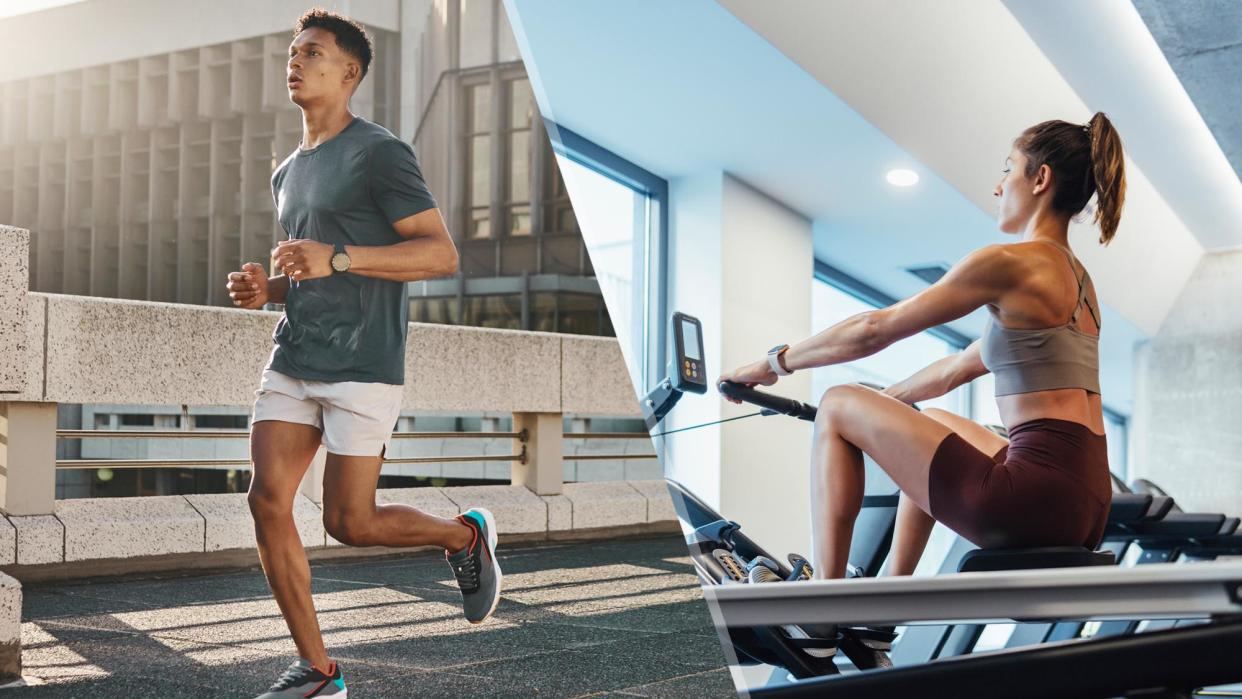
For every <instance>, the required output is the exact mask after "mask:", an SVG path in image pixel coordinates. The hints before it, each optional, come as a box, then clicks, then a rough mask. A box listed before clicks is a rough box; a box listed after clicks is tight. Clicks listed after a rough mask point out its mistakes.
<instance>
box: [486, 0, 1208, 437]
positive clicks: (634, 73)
mask: <svg viewBox="0 0 1242 699" xmlns="http://www.w3.org/2000/svg"><path fill="white" fill-rule="evenodd" d="M506 4H507V7H508V9H509V11H510V16H511V17H514V18H515V21H514V28H515V31H517V32H518V34H519V45H521V46H522V50H523V57H524V58H525V59H526V62H527V69H528V71H529V72H530V74H531V78H532V86H533V87H534V89H535V92H536V97H537V99H538V101H539V106H540V109H541V111H542V112H543V114H544V116H545V117H547V118H549V119H551V120H553V121H555V122H557V123H558V124H560V125H562V126H563V127H566V128H569V129H571V130H573V131H575V132H577V133H579V134H581V135H582V136H584V137H586V138H587V139H589V140H591V141H593V142H595V143H597V144H598V145H600V146H602V147H603V148H605V149H607V150H610V151H612V152H614V153H616V154H618V155H620V156H621V157H624V158H626V159H628V160H630V161H632V162H634V163H635V164H637V165H639V166H641V167H644V168H646V169H647V170H650V171H651V172H653V173H655V174H657V175H659V176H661V177H664V178H666V179H669V180H676V179H677V178H679V177H682V176H686V175H692V174H698V173H703V172H712V171H724V172H728V173H730V174H731V175H732V176H734V177H736V178H738V179H740V180H743V181H745V182H746V183H747V184H749V185H750V186H752V187H754V188H756V189H758V190H760V191H762V192H764V193H765V194H767V195H769V196H771V197H772V198H773V199H775V200H777V201H779V202H781V203H783V204H785V205H786V206H788V207H789V208H790V209H792V210H794V211H797V212H798V213H801V214H802V215H804V216H806V217H807V218H809V219H811V220H812V221H813V223H814V231H815V254H816V257H817V258H818V259H821V260H824V261H826V262H828V263H830V264H833V265H835V266H837V267H840V268H842V269H844V270H845V271H846V272H848V273H850V274H852V275H853V276H855V277H857V278H859V279H861V280H863V281H865V282H867V283H869V284H871V285H872V286H874V287H876V288H878V289H880V290H881V291H883V292H885V293H887V294H889V295H891V296H894V297H904V296H907V295H909V294H912V293H915V292H917V291H918V290H920V289H922V288H924V283H923V282H922V281H921V280H919V279H917V278H915V277H913V276H912V275H910V274H908V273H906V272H905V271H904V268H905V267H909V266H914V265H922V264H926V263H934V262H945V263H952V262H955V261H956V260H958V259H960V258H961V257H962V256H963V255H965V254H966V253H967V252H969V251H970V250H972V249H974V248H977V247H979V246H980V245H984V244H987V243H991V242H1000V241H1003V240H1005V239H1006V237H1005V236H1004V235H1002V234H1000V233H998V232H997V231H996V227H995V221H994V218H993V215H992V200H991V195H990V192H991V190H992V187H993V185H994V183H995V180H996V178H998V177H999V171H1000V168H1001V166H1002V163H1003V160H1004V157H1005V155H1006V154H1007V153H1008V149H1009V143H1010V141H1011V139H1012V138H1013V136H1015V135H1016V134H1017V132H1018V131H1020V130H1021V128H1023V127H1024V126H1026V125H1029V124H1030V123H1033V122H1034V121H1037V120H1039V119H1042V118H1048V117H1051V116H1067V117H1069V118H1081V119H1085V118H1086V116H1085V115H1086V114H1087V113H1088V110H1087V108H1086V107H1085V106H1084V105H1083V104H1082V103H1081V101H1078V100H1077V99H1076V97H1075V96H1074V95H1073V93H1072V92H1071V91H1069V90H1068V89H1067V88H1065V87H1064V83H1063V82H1062V83H1061V84H1060V87H1059V88H1058V87H1057V86H1056V83H1055V81H1054V80H1053V77H1055V74H1056V72H1055V70H1054V69H1052V68H1050V67H1049V65H1048V63H1047V60H1046V59H1045V58H1044V57H1043V54H1042V53H1040V52H1039V51H1038V50H1036V49H1035V48H1034V47H1033V45H1032V44H1031V41H1030V39H1029V37H1028V36H1027V35H1026V33H1025V32H1023V31H1022V30H1021V28H1020V27H1018V26H1017V24H1016V22H1015V20H1014V19H1013V17H1012V16H1011V15H1010V14H1009V13H1008V12H1007V11H1005V9H1004V7H1001V6H994V5H988V6H989V7H996V8H998V10H999V11H998V12H997V13H994V14H991V15H990V16H988V17H981V18H976V20H975V21H976V25H972V26H975V31H976V32H977V33H981V34H989V33H991V34H996V33H998V32H999V33H1000V34H1001V35H1002V39H1001V43H1002V44H1004V43H1006V42H1008V43H1010V44H1017V45H1018V46H1019V47H1020V49H1021V50H1018V51H1016V54H1015V56H1016V57H1011V58H1009V59H1007V61H1008V62H1007V63H1005V66H1006V69H1007V71H1008V72H1010V73H1012V74H1018V75H1025V74H1026V73H1025V72H1024V71H1029V72H1032V73H1034V74H1038V76H1042V77H1040V78H1039V79H1040V80H1043V81H1045V82H1048V83H1049V86H1048V87H1047V89H1048V90H1049V91H1050V95H1049V104H1051V106H1048V107H1047V111H1046V112H1044V111H1042V110H1037V109H1034V108H1033V107H1031V106H1030V105H1027V106H1026V111H1022V112H1020V113H1015V114H1009V111H1017V110H1014V109H1013V108H1012V107H1010V106H1009V105H1007V104H1000V105H998V106H996V107H995V109H993V107H992V106H991V103H992V102H998V103H999V102H1004V101H1005V100H1006V99H1008V97H1007V95H1006V94H1003V93H1002V94H999V95H992V94H991V93H987V92H982V91H980V90H978V89H977V86H973V84H967V83H969V81H967V80H966V79H965V78H961V79H955V80H942V79H941V78H938V77H937V76H935V75H928V74H924V73H919V74H918V76H916V77H917V79H910V78H909V77H908V76H905V75H902V74H901V73H902V70H901V62H900V61H894V62H891V64H890V62H887V61H885V60H884V58H885V53H886V52H885V51H883V50H881V48H882V46H883V45H885V44H886V43H891V42H892V41H895V40H893V39H889V38H886V37H888V36H889V34H888V32H890V31H893V30H897V31H902V30H910V31H912V28H911V26H909V25H919V24H920V21H918V20H919V18H917V17H916V18H914V20H911V21H910V23H909V25H906V24H903V23H902V22H898V21H895V20H893V21H889V20H886V19H885V18H884V17H883V16H882V14H881V15H878V16H875V17H870V18H867V19H866V21H862V20H859V19H856V18H851V17H850V16H849V14H848V10H852V9H856V6H855V5H854V4H849V5H848V6H847V7H846V9H845V10H843V11H845V12H846V14H845V15H844V16H842V17H834V18H832V19H831V21H829V20H828V18H824V17H819V16H818V15H817V14H816V13H818V12H820V11H821V10H820V7H821V6H820V3H818V2H815V3H805V5H809V6H810V7H809V8H808V9H807V10H806V12H807V13H809V14H807V15H800V14H797V13H794V14H792V15H791V14H790V12H789V11H786V12H782V13H779V18H778V19H780V20H781V24H780V26H781V27H783V28H785V29H789V30H790V31H791V33H796V34H798V35H799V36H804V37H809V38H807V41H808V42H810V43H813V44H816V46H820V45H822V44H828V43H832V42H834V41H846V39H840V38H839V37H837V34H846V35H851V36H862V37H863V38H860V39H859V38H855V39H849V41H852V42H853V44H854V45H856V46H855V51H858V52H864V54H865V55H864V56H863V58H861V59H860V58H858V57H854V56H852V54H849V52H847V55H845V56H842V57H837V56H835V55H832V56H831V57H830V58H828V57H821V60H831V61H835V62H839V63H843V64H844V66H845V67H844V68H842V69H841V70H840V71H835V72H834V71H829V70H827V69H825V70H824V71H823V72H824V73H825V75H826V76H827V77H829V78H831V79H832V80H833V81H837V82H839V83H840V84H838V85H837V87H838V88H839V89H841V90H842V94H838V93H837V92H836V90H835V89H830V88H829V87H828V86H827V85H826V84H825V77H822V76H819V75H814V74H813V73H812V72H811V71H808V70H804V69H803V68H802V67H800V65H799V64H797V63H795V62H794V61H793V60H791V57H790V56H788V55H787V54H786V53H784V52H782V51H780V50H778V49H777V48H776V47H775V46H774V45H773V44H772V43H771V42H770V41H769V40H768V39H766V38H765V37H763V36H761V35H760V34H759V33H757V32H756V31H755V30H754V29H752V28H751V27H750V26H748V25H747V24H744V23H743V22H742V21H741V20H739V19H738V18H737V17H736V16H734V15H733V14H731V13H730V12H729V11H727V10H726V9H725V8H724V7H722V6H721V5H720V4H717V3H716V2H713V1H711V0H679V2H677V3H663V2H654V1H650V0H646V1H643V0H636V1H635V2H631V3H613V2H597V1H584V2H578V3H569V4H556V5H551V4H549V3H544V2H540V1H539V0H508V1H507V3H506ZM912 5H914V4H907V5H903V7H906V8H909V7H911V6H912ZM800 6H801V5H800V4H799V3H796V2H785V3H784V4H783V5H781V7H783V8H786V10H790V8H796V7H800ZM858 6H859V7H866V8H869V7H871V5H865V6H864V5H861V4H859V5H858ZM824 7H829V5H824ZM876 7H877V10H876V12H881V11H882V10H883V9H884V8H886V7H889V6H888V5H877V6H876ZM890 9H891V8H890ZM772 21H775V20H772ZM825 23H828V24H836V25H839V26H836V28H835V29H833V30H832V31H831V32H828V31H820V30H814V31H811V30H808V31H797V32H795V29H794V28H796V27H820V26H823V25H824V24H825ZM979 23H982V24H979ZM990 23H996V24H999V27H990ZM922 24H923V26H926V27H928V30H929V33H934V32H941V33H942V34H943V33H945V32H950V34H951V30H953V29H952V27H944V26H940V25H944V24H949V25H952V24H953V23H952V22H945V21H943V20H941V21H939V22H938V23H935V22H933V23H930V24H929V23H927V22H922ZM764 26H766V25H764ZM985 28H986V29H987V31H984V29H985ZM877 32H878V33H877ZM869 33H870V34H869ZM867 36H870V39H867V38H866V37H867ZM968 38H969V37H959V36H952V35H950V36H948V38H947V39H946V40H945V42H944V43H945V45H946V46H947V48H943V47H942V48H943V50H944V52H945V53H946V54H948V55H949V58H941V57H935V56H923V57H920V58H918V59H917V61H915V62H917V63H919V64H920V65H922V64H933V65H938V66H940V67H941V69H942V70H948V71H952V70H955V68H954V67H953V63H954V62H960V63H962V64H970V63H971V60H972V57H973V56H976V55H977V54H976V52H979V51H984V50H988V51H990V53H989V54H988V55H994V54H995V53H996V51H998V50H999V49H997V48H996V47H981V46H975V47H974V49H969V50H968V49H963V48H960V44H961V43H962V42H963V41H966V40H967V39H968ZM811 39H814V41H811ZM1021 47H1025V48H1021ZM821 48H822V47H821ZM916 49H919V50H924V51H926V52H928V53H933V54H934V53H935V52H936V51H937V50H939V49H937V47H936V46H934V45H920V46H918V47H916ZM790 50H791V51H792V49H790ZM866 52H871V53H874V54H877V55H870V54H867V53H866ZM915 52H917V51H915V50H911V52H910V53H915ZM794 53H797V52H796V51H795V52H794ZM906 58H907V59H910V60H914V59H913V58H911V56H910V54H907V55H906ZM950 59H951V60H950ZM804 60H808V62H811V61H810V60H809V59H804ZM1021 61H1028V62H1033V66H1027V67H1024V66H1022V65H1020V63H1021ZM974 62H975V63H978V62H979V61H978V60H977V59H975V60H974ZM1015 62H1017V63H1015ZM1040 66H1042V68H1040ZM925 72H926V71H925ZM932 72H934V71H932ZM1000 72H1002V73H1004V71H1000ZM836 73H844V74H847V75H844V76H842V75H837V74H836ZM889 73H897V74H898V75H895V76H894V75H889ZM949 74H952V73H951V72H950V73H949ZM983 75H984V77H991V75H992V73H991V72H989V71H983ZM1028 77H1029V76H1028ZM937 80H940V81H941V82H944V83H945V84H946V85H947V87H946V89H944V90H936V89H933V88H931V87H929V86H928V85H927V84H925V83H934V82H936V81H937ZM834 84H836V83H834ZM1028 84H1029V83H1028ZM1039 89H1041V90H1042V89H1044V87H1043V86H1042V84H1041V86H1040V88H1039ZM981 92H982V94H980V93H981ZM972 99H973V100H976V103H975V104H973V105H972V104H971V103H970V102H969V100H972ZM980 99H985V102H984V103H977V102H978V100H980ZM851 100H853V101H851ZM885 100H888V101H889V102H888V103H886V102H885ZM924 100H925V101H926V102H927V104H923V103H922V101H924ZM1058 100H1059V101H1058ZM885 104H888V106H887V107H885ZM1058 104H1060V105H1061V106H1058ZM1045 106H1046V105H1045ZM896 111H904V112H908V113H910V115H908V116H903V115H899V114H891V113H887V112H896ZM1036 111H1038V112H1039V114H1038V115H1037V116H1035V115H1034V114H1033V113H1034V112H1036ZM996 113H1001V115H1002V116H1000V117H997V116H995V114H996ZM873 119H874V120H875V121H876V122H880V123H878V124H877V123H873V121H872V120H873ZM992 119H995V120H996V121H997V124H992V123H991V120H992ZM959 122H960V123H959ZM962 123H964V124H965V125H964V126H962ZM886 125H887V126H886ZM908 132H909V133H908ZM965 132H972V133H965ZM973 132H977V133H973ZM967 136H969V137H970V138H967ZM940 139H943V140H944V141H945V142H946V143H948V145H947V146H942V144H940V143H939V142H938V140H940ZM907 144H909V147H907ZM895 166H905V167H912V168H914V169H915V170H916V171H918V172H919V173H920V174H921V175H922V180H921V181H920V182H919V184H918V185H917V186H915V187H911V188H908V189H898V188H894V187H891V186H889V185H888V184H887V183H886V182H885V181H884V173H885V172H886V171H887V170H888V169H889V168H891V167H895ZM1131 172H1132V179H1133V180H1135V181H1136V182H1138V184H1132V187H1131V198H1132V199H1139V200H1143V199H1146V200H1147V204H1145V205H1144V204H1142V203H1140V204H1139V205H1138V206H1131V208H1130V209H1129V210H1128V211H1127V219H1126V223H1125V226H1126V227H1125V228H1123V230H1122V233H1121V236H1120V237H1119V238H1118V240H1117V241H1116V242H1115V243H1114V244H1113V246H1111V247H1110V248H1108V249H1107V250H1105V249H1102V248H1100V246H1098V245H1097V244H1095V243H1094V242H1093V241H1094V239H1095V234H1094V233H1092V232H1091V231H1089V230H1086V229H1085V227H1083V228H1082V229H1080V230H1077V231H1076V233H1075V236H1076V238H1075V243H1076V245H1077V246H1078V247H1079V249H1080V250H1082V251H1083V257H1084V258H1085V261H1086V262H1087V264H1088V265H1089V266H1090V267H1091V270H1092V273H1093V275H1094V276H1095V278H1096V281H1097V284H1098V285H1099V287H1100V292H1101V295H1102V297H1103V299H1104V301H1105V304H1104V311H1105V313H1104V325H1105V326H1106V327H1108V328H1109V332H1108V333H1106V334H1105V336H1104V339H1103V341H1102V346H1101V353H1102V355H1104V356H1105V357H1106V358H1108V359H1107V361H1105V362H1104V367H1103V372H1102V373H1103V376H1102V380H1103V381H1104V383H1105V385H1106V386H1107V387H1108V395H1109V396H1110V404H1111V407H1114V408H1115V409H1117V410H1120V411H1122V412H1128V411H1129V410H1128V403H1129V397H1130V383H1131V381H1130V377H1131V357H1132V353H1131V349H1132V346H1133V344H1134V343H1135V342H1138V341H1141V340H1142V339H1144V336H1145V335H1147V334H1150V333H1153V332H1154V331H1155V329H1156V328H1157V327H1158V325H1159V323H1160V320H1161V319H1162V318H1163V316H1164V314H1165V312H1166V311H1167V309H1168V307H1169V306H1170V305H1171V304H1172V303H1173V301H1174V299H1175V297H1176V296H1177V294H1178V292H1179V290H1180V289H1181V287H1182V284H1183V282H1184V281H1185V279H1186V277H1187V276H1188V275H1189V274H1190V272H1191V270H1192V268H1193V266H1194V265H1195V263H1196V261H1197V260H1198V258H1199V257H1200V255H1201V251H1202V249H1201V246H1200V245H1199V243H1198V242H1197V241H1196V240H1195V239H1194V238H1193V237H1192V236H1191V235H1190V234H1189V233H1187V232H1186V231H1185V228H1184V227H1183V226H1181V224H1180V222H1178V221H1177V220H1176V217H1175V216H1174V215H1173V214H1172V213H1171V212H1170V210H1169V209H1168V207H1167V206H1165V205H1164V204H1163V202H1162V201H1161V199H1160V197H1159V195H1158V194H1154V193H1151V191H1150V185H1149V184H1146V183H1145V182H1144V181H1143V178H1142V177H1141V173H1139V172H1138V170H1137V167H1134V168H1132V170H1131ZM1144 187H1146V188H1147V189H1146V190H1145V189H1144ZM1136 211H1137V212H1138V213H1137V214H1136V213H1135V212H1136ZM1144 221H1148V222H1155V223H1154V224H1152V223H1149V224H1148V225H1147V226H1146V227H1144V225H1140V224H1143V223H1144ZM1156 227H1160V228H1162V229H1163V231H1164V232H1163V235H1161V236H1156V235H1155V234H1154V233H1152V232H1151V231H1152V230H1153V229H1154V228H1156ZM1153 240H1154V242H1153ZM1144 244H1150V245H1149V247H1144ZM981 321H982V318H981V314H975V315H972V316H970V317H967V318H965V319H962V320H961V321H958V322H955V323H954V324H953V327H954V328H955V329H958V330H960V331H961V332H964V333H966V334H968V335H977V334H978V333H979V332H980V330H981V326H982V322H981Z"/></svg>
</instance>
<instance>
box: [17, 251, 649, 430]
mask: <svg viewBox="0 0 1242 699" xmlns="http://www.w3.org/2000/svg"><path fill="white" fill-rule="evenodd" d="M6 257H7V256H6ZM26 305H27V309H26V314H25V326H24V331H25V337H24V338H21V333H15V332H0V342H7V343H16V342H18V341H21V342H25V343H26V345H27V346H26V349H25V352H24V357H23V359H24V365H25V366H26V381H25V382H24V384H23V387H22V388H21V393H20V394H16V395H10V396H8V397H9V398H10V399H13V400H23V401H49V402H56V403H117V404H130V405H150V404H158V405H182V404H188V405H231V406H249V405H250V404H252V403H253V402H254V391H255V389H256V388H257V387H258V381H259V375H260V372H261V371H262V369H263V366H264V365H265V364H266V362H267V358H268V356H269V353H270V352H271V349H272V346H273V345H272V340H271V335H272V331H273V329H274V328H275V325H276V321H277V319H278V318H279V314H278V313H275V312H265V311H243V310H239V309H230V308H210V307H204V306H192V305H181V304H168V303H154V302H147V301H126V300H114V299H101V298H92V297H84V296H62V295H57V294H36V293H31V294H29V295H28V297H27V300H26ZM10 313H12V311H10ZM0 317H3V316H0ZM45 322H46V327H44V323H45ZM5 356H6V357H7V356H8V355H7V354H6V355H5ZM19 356H20V355H19ZM624 371H625V362H624V359H623V358H622V356H621V350H620V348H619V347H618V346H617V342H616V340H614V339H612V338H588V337H580V336H573V335H560V334H554V333H535V332H521V331H513V330H492V329H486V328H468V327H459V326H445V325H433V324H424V323H411V324H410V329H409V334H408V335H407V338H406V389H405V403H404V405H403V408H404V409H405V410H419V411H429V412H436V411H443V412H462V411H493V412H572V413H578V414H590V415H613V416H621V415H637V413H638V411H637V407H638V406H637V401H636V399H635V396H634V391H633V388H632V387H631V386H630V383H629V380H628V378H627V375H626V374H625V373H624Z"/></svg>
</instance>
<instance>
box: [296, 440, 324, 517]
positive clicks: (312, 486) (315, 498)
mask: <svg viewBox="0 0 1242 699" xmlns="http://www.w3.org/2000/svg"><path fill="white" fill-rule="evenodd" d="M327 462H328V450H327V449H325V448H324V446H323V445H322V444H320V445H319V450H318V451H316V452H315V458H313V459H311V462H310V467H309V468H307V469H306V473H305V474H304V475H303V476H302V485H300V486H299V487H298V489H299V490H301V491H302V494H303V495H305V496H306V497H307V498H310V501H311V502H313V503H315V504H316V505H322V504H323V467H324V464H326V463H327Z"/></svg>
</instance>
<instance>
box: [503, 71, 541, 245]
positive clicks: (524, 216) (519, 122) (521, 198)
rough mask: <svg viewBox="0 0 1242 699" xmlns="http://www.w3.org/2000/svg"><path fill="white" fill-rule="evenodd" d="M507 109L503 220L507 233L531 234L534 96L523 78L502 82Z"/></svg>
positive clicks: (528, 83) (527, 82)
mask: <svg viewBox="0 0 1242 699" xmlns="http://www.w3.org/2000/svg"><path fill="white" fill-rule="evenodd" d="M505 87H506V89H505V94H506V95H507V97H508V100H509V103H508V109H506V110H505V116H506V119H505V120H506V123H505V125H504V140H505V164H506V167H505V175H506V179H507V180H508V183H507V185H508V186H507V187H506V188H505V190H506V197H505V203H504V207H505V219H506V220H507V221H508V226H507V229H508V231H509V235H530V234H531V209H530V202H531V189H532V187H531V184H532V182H531V180H532V177H531V174H532V173H531V167H530V165H531V160H532V156H533V153H532V152H531V141H532V139H531V137H532V133H531V124H532V118H533V116H534V101H535V100H534V96H533V95H532V93H531V91H530V81H529V80H527V79H526V78H518V79H516V80H507V81H505Z"/></svg>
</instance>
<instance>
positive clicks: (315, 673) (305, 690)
mask: <svg viewBox="0 0 1242 699" xmlns="http://www.w3.org/2000/svg"><path fill="white" fill-rule="evenodd" d="M294 697H332V698H333V699H346V691H345V676H344V675H342V674H341V668H340V666H338V665H337V664H336V661H333V662H332V664H331V665H329V666H328V671H327V672H324V671H322V670H320V669H319V668H317V667H314V666H313V665H311V664H310V661H309V660H306V659H305V658H298V660H297V662H295V663H293V664H292V665H290V666H289V668H288V669H287V670H285V672H284V674H283V675H281V676H280V679H278V680H276V683H275V684H273V685H272V686H271V687H268V689H267V691H266V692H264V693H263V694H260V695H259V696H258V697H256V698H255V699H293V698H294Z"/></svg>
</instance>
